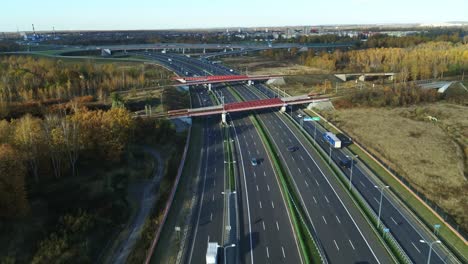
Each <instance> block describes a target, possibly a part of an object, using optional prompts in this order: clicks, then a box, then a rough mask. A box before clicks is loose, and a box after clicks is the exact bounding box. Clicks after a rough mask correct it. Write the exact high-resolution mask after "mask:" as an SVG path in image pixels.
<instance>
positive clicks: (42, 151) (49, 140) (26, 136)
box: [0, 108, 135, 218]
mask: <svg viewBox="0 0 468 264" xmlns="http://www.w3.org/2000/svg"><path fill="white" fill-rule="evenodd" d="M134 126H135V121H134V119H133V118H132V117H131V114H130V113H129V112H128V111H127V110H125V109H123V108H113V109H111V110H109V111H102V110H98V111H89V110H87V109H85V108H82V109H76V110H75V112H74V113H73V114H71V115H68V116H66V115H65V114H63V115H56V114H54V115H47V116H46V117H45V118H44V119H40V118H36V117H33V116H31V115H25V116H23V117H22V118H20V119H16V120H12V121H10V122H9V121H6V120H2V121H0V216H2V217H5V218H15V217H21V216H24V215H25V214H27V213H28V208H29V206H28V202H27V195H26V185H25V184H26V182H28V181H29V182H33V183H36V184H37V183H39V182H41V181H42V180H50V179H51V178H52V179H53V178H60V177H64V175H65V174H68V175H70V176H76V175H77V169H76V168H77V162H78V160H79V159H80V158H83V159H88V160H89V159H93V160H100V159H101V160H109V161H114V162H115V161H118V160H119V159H120V157H121V154H122V153H123V151H124V149H125V147H126V146H127V144H128V143H129V141H130V137H131V135H132V132H133V130H134ZM28 179H29V180H28Z"/></svg>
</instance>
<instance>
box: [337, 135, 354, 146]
mask: <svg viewBox="0 0 468 264" xmlns="http://www.w3.org/2000/svg"><path fill="white" fill-rule="evenodd" d="M336 137H337V138H338V139H339V140H340V141H341V146H342V147H346V146H349V145H351V144H352V143H353V140H352V139H351V138H350V137H348V136H347V135H345V134H342V133H338V134H336Z"/></svg>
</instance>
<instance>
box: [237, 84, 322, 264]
mask: <svg viewBox="0 0 468 264" xmlns="http://www.w3.org/2000/svg"><path fill="white" fill-rule="evenodd" d="M228 90H229V91H230V92H231V94H232V95H233V96H234V97H235V98H236V99H237V100H239V101H244V100H243V98H242V97H241V96H240V95H239V94H238V93H237V91H235V90H234V89H232V88H231V87H230V86H228ZM250 119H251V121H252V123H253V125H254V126H255V127H256V129H257V131H258V132H259V134H260V137H261V139H262V141H263V143H264V145H265V148H266V149H267V152H268V155H269V156H270V158H271V160H272V162H273V167H274V169H275V171H276V173H277V175H278V177H279V181H280V183H281V184H280V188H281V190H282V192H283V193H284V194H285V199H286V204H287V207H288V211H289V213H290V215H291V218H292V222H293V227H294V231H295V233H296V235H297V237H298V240H299V246H300V248H301V251H302V255H303V256H304V260H305V262H306V263H323V260H322V256H321V255H320V252H319V250H318V247H317V244H316V243H315V241H314V239H313V237H312V234H311V233H310V230H311V227H309V226H308V224H307V223H306V221H305V220H304V219H305V218H304V216H305V215H306V214H305V211H304V209H303V208H302V206H301V204H300V202H299V198H298V197H297V195H296V193H295V192H294V185H293V184H292V182H291V179H290V178H289V177H287V175H288V174H287V173H286V172H285V170H284V168H283V166H282V164H281V162H280V161H279V160H278V154H277V150H276V149H275V147H274V146H273V145H272V144H271V141H270V139H269V138H268V136H267V134H266V131H265V129H264V127H263V125H262V124H261V123H260V122H259V120H258V119H257V117H256V116H250Z"/></svg>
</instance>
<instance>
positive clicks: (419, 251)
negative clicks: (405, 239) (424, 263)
mask: <svg viewBox="0 0 468 264" xmlns="http://www.w3.org/2000/svg"><path fill="white" fill-rule="evenodd" d="M411 244H413V247H414V248H415V249H416V250H417V251H418V252H419V253H421V251H420V250H419V248H418V247H416V245H415V244H414V243H413V242H411Z"/></svg>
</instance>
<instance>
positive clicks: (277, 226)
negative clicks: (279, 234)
mask: <svg viewBox="0 0 468 264" xmlns="http://www.w3.org/2000/svg"><path fill="white" fill-rule="evenodd" d="M276 229H278V231H279V225H278V221H276Z"/></svg>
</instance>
